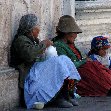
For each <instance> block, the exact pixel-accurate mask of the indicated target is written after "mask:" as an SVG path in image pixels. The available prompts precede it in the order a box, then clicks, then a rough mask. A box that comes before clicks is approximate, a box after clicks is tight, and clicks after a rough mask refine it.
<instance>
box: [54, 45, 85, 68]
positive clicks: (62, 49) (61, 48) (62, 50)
mask: <svg viewBox="0 0 111 111" xmlns="http://www.w3.org/2000/svg"><path fill="white" fill-rule="evenodd" d="M54 46H55V47H56V50H57V53H58V55H66V56H68V57H69V58H70V59H71V60H72V62H73V63H74V64H75V66H76V68H79V67H80V66H81V65H82V64H85V63H86V59H83V60H78V59H77V58H76V56H74V54H73V55H71V54H69V52H68V50H67V49H66V47H65V46H62V45H60V44H59V45H58V44H54Z"/></svg>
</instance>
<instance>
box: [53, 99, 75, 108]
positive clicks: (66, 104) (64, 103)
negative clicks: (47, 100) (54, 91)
mask: <svg viewBox="0 0 111 111" xmlns="http://www.w3.org/2000/svg"><path fill="white" fill-rule="evenodd" d="M54 104H55V105H56V106H57V107H59V108H70V107H73V104H72V103H70V102H69V101H67V100H65V99H63V98H62V99H61V98H60V99H57V100H56V101H55V102H54Z"/></svg>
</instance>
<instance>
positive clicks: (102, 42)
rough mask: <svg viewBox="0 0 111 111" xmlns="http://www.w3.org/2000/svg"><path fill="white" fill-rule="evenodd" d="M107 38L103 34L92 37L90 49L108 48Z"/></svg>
mask: <svg viewBox="0 0 111 111" xmlns="http://www.w3.org/2000/svg"><path fill="white" fill-rule="evenodd" d="M110 47H111V46H110V44H109V42H108V38H107V37H104V36H97V37H94V38H93V40H92V42H91V49H95V50H99V49H100V48H107V49H108V48H110Z"/></svg>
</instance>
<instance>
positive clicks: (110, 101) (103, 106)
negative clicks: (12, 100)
mask: <svg viewBox="0 0 111 111" xmlns="http://www.w3.org/2000/svg"><path fill="white" fill-rule="evenodd" d="M78 102H79V106H74V107H72V108H56V107H47V108H44V109H42V110H37V109H30V110H27V109H26V108H15V109H13V110H12V111H111V97H81V98H80V99H78Z"/></svg>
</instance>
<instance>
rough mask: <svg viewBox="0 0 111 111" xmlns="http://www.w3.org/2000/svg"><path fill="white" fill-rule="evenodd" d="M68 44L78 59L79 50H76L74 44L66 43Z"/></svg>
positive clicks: (79, 56)
mask: <svg viewBox="0 0 111 111" xmlns="http://www.w3.org/2000/svg"><path fill="white" fill-rule="evenodd" d="M68 46H69V47H70V48H71V50H72V51H73V52H74V54H76V56H77V58H78V59H80V60H81V59H82V57H81V54H80V52H79V51H78V50H77V48H76V47H75V46H74V44H68Z"/></svg>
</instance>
